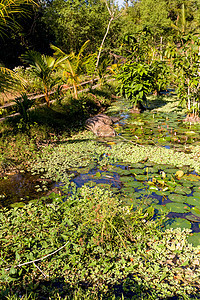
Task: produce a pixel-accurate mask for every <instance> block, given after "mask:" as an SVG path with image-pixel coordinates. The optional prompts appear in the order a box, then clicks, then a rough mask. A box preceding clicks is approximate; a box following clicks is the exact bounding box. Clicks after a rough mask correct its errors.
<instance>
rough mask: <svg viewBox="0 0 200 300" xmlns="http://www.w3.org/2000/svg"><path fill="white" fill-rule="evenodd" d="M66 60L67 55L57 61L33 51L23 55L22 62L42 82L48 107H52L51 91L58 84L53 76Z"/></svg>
mask: <svg viewBox="0 0 200 300" xmlns="http://www.w3.org/2000/svg"><path fill="white" fill-rule="evenodd" d="M66 59H67V56H66V55H63V57H60V58H57V59H56V58H54V57H52V56H47V55H44V54H41V53H39V52H37V51H33V50H30V51H27V52H26V53H25V54H23V55H21V60H22V61H23V62H24V63H27V64H29V65H30V66H31V68H32V71H33V73H34V74H35V76H36V77H37V78H39V79H40V80H41V82H42V85H43V90H44V95H45V100H46V103H47V105H48V106H50V99H49V91H50V90H51V89H52V88H53V86H55V85H56V84H57V83H58V82H57V81H55V80H54V81H53V80H52V74H53V72H54V71H55V70H56V69H57V68H59V67H60V66H61V65H62V63H63V62H64V61H65V60H66Z"/></svg>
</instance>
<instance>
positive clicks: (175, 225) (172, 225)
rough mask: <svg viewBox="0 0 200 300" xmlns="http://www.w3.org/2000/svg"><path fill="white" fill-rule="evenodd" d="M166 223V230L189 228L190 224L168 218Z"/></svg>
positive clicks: (183, 220) (178, 219) (186, 221)
mask: <svg viewBox="0 0 200 300" xmlns="http://www.w3.org/2000/svg"><path fill="white" fill-rule="evenodd" d="M167 223H168V224H167V226H166V228H174V229H175V228H181V229H183V228H189V229H190V228H191V223H190V222H189V221H188V220H185V219H182V218H170V219H169V220H168V221H167Z"/></svg>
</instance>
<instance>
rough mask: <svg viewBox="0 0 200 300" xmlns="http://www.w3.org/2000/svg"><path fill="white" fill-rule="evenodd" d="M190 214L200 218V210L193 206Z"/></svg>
mask: <svg viewBox="0 0 200 300" xmlns="http://www.w3.org/2000/svg"><path fill="white" fill-rule="evenodd" d="M191 213H192V214H193V215H195V216H197V217H200V208H198V207H196V206H194V207H192V208H191Z"/></svg>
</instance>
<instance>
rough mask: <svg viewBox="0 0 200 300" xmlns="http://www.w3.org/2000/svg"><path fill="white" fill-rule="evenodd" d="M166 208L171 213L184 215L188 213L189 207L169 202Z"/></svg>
mask: <svg viewBox="0 0 200 300" xmlns="http://www.w3.org/2000/svg"><path fill="white" fill-rule="evenodd" d="M166 207H167V209H169V210H170V211H171V212H176V213H185V212H188V211H190V208H189V206H187V205H186V204H183V203H177V202H171V203H167V204H166Z"/></svg>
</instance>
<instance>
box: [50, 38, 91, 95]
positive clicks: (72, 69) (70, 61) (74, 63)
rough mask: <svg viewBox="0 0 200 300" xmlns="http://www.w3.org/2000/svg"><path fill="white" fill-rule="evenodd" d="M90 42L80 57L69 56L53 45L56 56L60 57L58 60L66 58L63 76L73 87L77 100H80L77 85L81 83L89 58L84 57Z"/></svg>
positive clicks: (63, 65)
mask: <svg viewBox="0 0 200 300" xmlns="http://www.w3.org/2000/svg"><path fill="white" fill-rule="evenodd" d="M89 42H90V41H89V40H88V41H86V42H85V43H84V44H83V46H82V47H81V49H80V51H79V53H78V55H76V54H75V53H74V52H72V53H71V54H69V55H67V54H66V53H65V52H63V51H62V50H61V49H60V48H58V47H56V46H53V45H51V48H52V49H53V50H54V51H55V53H54V55H55V56H56V57H58V59H62V58H65V60H64V62H63V63H62V67H63V69H64V71H63V75H64V76H65V77H66V78H67V81H68V82H69V83H70V84H72V85H73V89H74V98H75V99H78V88H77V84H78V82H79V81H80V78H79V76H80V74H81V72H82V70H83V67H84V64H85V62H86V59H87V57H83V52H84V50H85V48H86V47H87V45H88V43H89Z"/></svg>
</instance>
